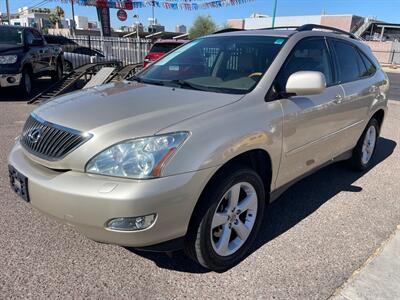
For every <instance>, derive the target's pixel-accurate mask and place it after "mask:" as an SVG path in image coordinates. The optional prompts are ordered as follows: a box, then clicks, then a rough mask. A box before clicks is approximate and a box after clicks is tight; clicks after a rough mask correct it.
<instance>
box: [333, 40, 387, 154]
mask: <svg viewBox="0 0 400 300" xmlns="http://www.w3.org/2000/svg"><path fill="white" fill-rule="evenodd" d="M330 44H331V45H332V50H333V51H332V52H333V53H334V57H335V64H336V66H337V76H338V79H339V83H340V84H341V86H342V87H343V89H344V93H345V96H344V98H343V100H342V102H341V103H340V105H338V110H337V122H338V125H339V126H340V128H341V129H342V145H343V148H344V149H346V150H348V149H350V148H352V147H354V146H355V144H356V143H357V140H358V138H359V137H360V135H361V132H362V130H363V129H364V126H365V122H366V118H367V116H368V113H369V108H370V107H371V106H372V103H373V101H374V99H376V97H377V94H378V92H379V90H378V87H377V86H376V82H375V79H374V74H375V72H376V68H375V66H374V65H373V63H372V62H371V61H370V60H369V59H368V58H367V57H366V55H365V54H363V53H362V52H361V50H359V49H358V48H357V47H356V46H355V45H354V44H352V43H351V42H348V41H345V40H342V39H330Z"/></svg>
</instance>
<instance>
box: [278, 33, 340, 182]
mask: <svg viewBox="0 0 400 300" xmlns="http://www.w3.org/2000/svg"><path fill="white" fill-rule="evenodd" d="M298 71H318V72H321V73H323V74H324V75H325V78H326V82H327V88H326V90H325V91H324V92H323V93H322V94H318V95H310V96H292V97H288V98H286V99H281V100H279V101H281V104H282V108H283V112H284V119H283V156H282V161H281V166H280V171H279V174H278V179H277V182H276V187H280V186H282V185H284V184H286V183H289V182H290V181H292V180H294V179H295V178H297V177H299V176H301V175H302V174H304V173H306V172H308V171H310V170H312V169H314V168H316V167H317V166H320V165H322V164H323V163H325V162H327V161H329V160H330V159H332V158H333V156H334V155H335V153H337V152H338V147H340V143H341V141H340V134H338V131H339V130H340V126H339V125H338V123H337V115H336V113H337V111H338V107H339V105H340V102H341V101H342V100H343V98H344V91H343V88H342V87H341V86H340V85H339V84H336V79H335V75H334V74H335V73H334V69H333V63H332V56H331V53H330V51H329V48H328V44H327V41H326V40H325V38H324V37H312V38H306V39H303V40H301V41H300V42H298V43H297V45H296V46H295V47H294V49H293V50H292V52H291V54H290V55H289V57H288V59H287V60H286V63H285V64H284V65H283V67H282V69H281V71H280V72H279V74H278V76H277V78H276V80H275V83H274V87H275V88H276V89H277V90H278V91H279V90H280V91H284V89H285V86H286V83H287V80H288V78H289V76H290V75H291V74H293V73H295V72H298Z"/></svg>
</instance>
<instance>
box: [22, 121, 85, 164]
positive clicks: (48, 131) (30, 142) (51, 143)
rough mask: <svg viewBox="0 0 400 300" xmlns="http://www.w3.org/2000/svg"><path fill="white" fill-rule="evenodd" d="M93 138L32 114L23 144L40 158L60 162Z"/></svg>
mask: <svg viewBox="0 0 400 300" xmlns="http://www.w3.org/2000/svg"><path fill="white" fill-rule="evenodd" d="M91 137H92V135H91V134H87V133H83V132H80V131H77V130H74V129H71V128H66V127H63V126H60V125H56V124H53V123H50V122H47V121H45V120H43V119H41V118H40V117H38V116H37V115H35V114H31V115H30V116H29V118H28V120H27V121H26V123H25V125H24V129H23V131H22V136H21V144H22V146H23V147H24V148H25V149H26V150H28V151H29V152H30V153H32V154H34V155H36V156H38V157H40V158H43V159H46V160H59V159H61V158H63V157H65V156H66V155H67V154H68V153H70V152H72V151H73V150H75V149H76V148H77V147H79V146H80V145H82V144H83V143H85V142H86V141H88V140H89V139H90V138H91Z"/></svg>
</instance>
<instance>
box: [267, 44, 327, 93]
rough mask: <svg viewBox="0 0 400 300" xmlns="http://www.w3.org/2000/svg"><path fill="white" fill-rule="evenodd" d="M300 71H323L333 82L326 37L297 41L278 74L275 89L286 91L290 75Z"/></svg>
mask: <svg viewBox="0 0 400 300" xmlns="http://www.w3.org/2000/svg"><path fill="white" fill-rule="evenodd" d="M298 71H317V72H321V73H323V74H324V75H325V78H326V82H327V84H328V85H332V84H333V73H332V63H331V59H330V55H329V52H328V48H327V46H326V42H325V40H324V39H322V38H321V39H320V38H318V39H315V38H313V39H305V40H301V41H300V42H298V43H297V45H296V46H295V47H294V49H293V50H292V52H291V53H290V55H289V57H288V59H287V60H286V63H285V64H284V66H283V67H282V69H281V71H280V72H279V74H278V77H277V79H276V81H275V89H276V90H277V91H278V92H281V91H284V90H285V87H286V83H287V80H288V79H289V77H290V75H292V74H293V73H296V72H298Z"/></svg>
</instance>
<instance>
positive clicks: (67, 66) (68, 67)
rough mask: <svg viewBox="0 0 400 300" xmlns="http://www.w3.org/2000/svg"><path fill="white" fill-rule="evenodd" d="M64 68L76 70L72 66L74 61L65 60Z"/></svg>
mask: <svg viewBox="0 0 400 300" xmlns="http://www.w3.org/2000/svg"><path fill="white" fill-rule="evenodd" d="M64 70H65V71H66V72H72V71H73V70H74V67H73V66H72V63H71V62H69V61H68V60H65V61H64Z"/></svg>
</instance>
